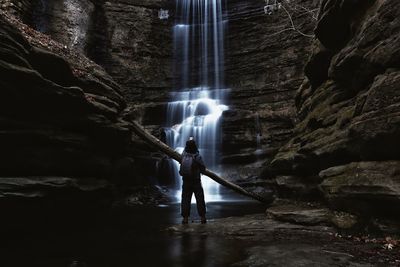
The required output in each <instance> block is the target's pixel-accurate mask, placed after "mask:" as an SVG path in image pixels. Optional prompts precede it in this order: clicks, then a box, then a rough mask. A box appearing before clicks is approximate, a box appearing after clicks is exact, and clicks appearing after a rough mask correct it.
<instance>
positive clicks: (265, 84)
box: [222, 0, 318, 163]
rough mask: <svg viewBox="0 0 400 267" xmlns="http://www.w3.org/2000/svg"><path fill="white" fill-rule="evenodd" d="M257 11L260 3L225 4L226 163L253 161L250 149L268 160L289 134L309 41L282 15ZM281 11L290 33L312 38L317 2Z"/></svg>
mask: <svg viewBox="0 0 400 267" xmlns="http://www.w3.org/2000/svg"><path fill="white" fill-rule="evenodd" d="M263 7H264V5H263V3H261V2H260V1H238V0H234V1H229V4H228V9H229V11H228V14H229V30H228V33H227V51H226V53H227V56H226V57H227V60H226V81H227V84H228V86H227V87H228V88H230V89H231V95H230V103H229V105H230V111H227V112H225V114H224V120H223V123H222V127H223V135H224V136H223V153H224V155H225V157H224V159H223V160H224V162H226V163H233V162H235V163H238V162H241V161H244V162H252V161H256V160H257V156H256V155H255V154H254V152H255V150H256V149H261V150H262V156H263V157H265V156H269V157H271V154H273V153H274V152H273V151H274V150H276V149H277V148H279V147H280V146H281V145H282V144H283V143H284V142H285V141H286V140H288V138H289V137H290V135H291V133H292V129H293V123H294V117H295V105H294V96H295V92H296V90H297V88H298V87H299V86H300V84H301V82H302V80H303V77H304V74H303V68H304V65H305V63H306V61H307V59H308V57H309V55H310V50H311V44H312V38H310V37H306V36H303V35H302V34H300V33H299V32H298V31H296V30H293V29H292V24H291V22H290V18H289V16H288V14H287V13H286V11H285V9H283V8H281V9H280V10H278V11H276V12H274V13H273V14H271V15H266V14H265V13H264V9H263ZM284 7H285V8H286V9H287V11H288V12H289V14H290V16H291V18H292V20H293V24H294V25H295V27H296V29H298V30H299V31H301V32H302V33H305V34H311V35H312V30H313V28H314V26H315V24H316V18H315V17H313V15H314V16H316V14H317V11H316V10H315V8H317V7H318V1H312V0H308V1H291V4H290V5H286V4H285V5H284ZM310 11H313V12H314V13H313V12H310ZM257 134H258V135H259V136H260V140H259V145H258V146H257Z"/></svg>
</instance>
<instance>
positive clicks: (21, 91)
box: [0, 13, 139, 193]
mask: <svg viewBox="0 0 400 267" xmlns="http://www.w3.org/2000/svg"><path fill="white" fill-rule="evenodd" d="M0 40H1V41H0V74H1V80H0V85H1V92H0V94H1V97H0V128H1V131H0V135H1V138H0V143H1V147H2V150H1V154H0V161H1V162H2V164H1V166H0V173H1V176H2V177H7V178H9V177H26V178H29V177H32V176H39V177H43V176H64V177H74V178H78V179H84V178H87V177H92V178H103V179H107V180H111V179H112V178H113V177H116V178H118V173H119V172H122V173H123V170H121V168H122V169H124V168H125V169H126V168H129V166H128V167H126V164H125V165H123V164H122V165H121V164H120V162H121V161H122V160H123V159H126V158H129V157H130V155H131V154H132V152H131V151H132V150H130V149H132V139H131V131H130V129H129V128H130V126H129V123H128V122H126V121H124V120H123V119H122V116H123V113H122V111H123V110H124V108H125V106H126V104H125V101H124V100H123V99H122V96H121V93H120V92H119V87H118V85H116V84H115V82H113V80H112V79H111V78H110V77H109V76H108V75H107V74H106V73H105V72H104V70H102V69H101V68H100V67H99V66H97V65H96V64H94V63H93V62H91V61H89V60H88V59H86V58H85V57H83V56H82V55H80V54H76V53H74V52H71V51H70V50H67V49H65V48H64V47H63V45H60V44H58V43H56V42H54V41H52V40H51V39H49V38H48V37H46V36H44V35H41V34H39V33H37V32H34V31H32V30H31V29H30V28H28V27H26V26H25V25H24V24H21V23H20V22H18V21H17V20H14V19H13V18H12V17H9V16H8V15H7V14H6V13H1V18H0ZM66 58H68V60H66ZM132 164H137V163H136V162H135V161H134V160H133V163H132ZM132 164H131V165H132ZM128 165H129V164H128ZM135 175H139V174H137V173H136V174H135V173H134V172H132V173H130V177H129V178H130V179H131V180H132V181H133V182H132V183H135V180H136V181H137V179H135ZM10 179H11V178H10ZM33 180H35V181H36V180H37V179H33ZM56 180H57V179H56ZM2 181H3V180H2ZM16 181H17V180H16ZM60 181H61V180H60ZM46 183H47V184H49V183H53V182H46ZM38 184H40V183H38ZM54 185H55V184H54ZM55 187H57V186H55ZM21 188H22V187H21ZM48 188H50V187H48ZM2 192H3V190H2ZM3 193H4V192H3Z"/></svg>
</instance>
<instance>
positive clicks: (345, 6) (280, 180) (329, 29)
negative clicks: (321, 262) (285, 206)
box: [264, 0, 400, 216]
mask: <svg viewBox="0 0 400 267" xmlns="http://www.w3.org/2000/svg"><path fill="white" fill-rule="evenodd" d="M321 4H322V5H321V10H320V14H319V22H318V25H317V28H316V30H315V33H316V36H317V38H318V41H316V42H315V44H314V52H313V55H312V57H311V59H310V60H309V62H308V63H307V65H306V67H305V73H306V76H307V79H306V80H305V81H304V83H303V85H302V86H301V87H300V89H299V90H298V92H297V96H296V106H297V115H298V119H299V121H298V123H297V124H296V127H295V130H294V134H293V136H292V138H291V140H290V141H289V142H288V143H287V144H286V145H284V146H283V147H282V148H281V149H280V151H279V153H278V154H277V156H276V157H275V158H274V160H273V161H272V163H271V164H270V165H268V166H267V167H266V169H265V171H264V177H266V178H268V179H269V181H270V182H271V183H273V184H274V185H275V186H276V187H277V188H278V189H279V192H281V194H286V195H291V196H293V195H296V196H301V197H304V196H307V197H310V196H314V197H322V198H323V199H325V200H326V201H327V202H328V203H329V204H330V205H331V206H332V207H333V208H339V209H347V210H350V211H352V212H358V213H360V214H362V215H365V216H368V215H373V214H386V215H392V216H398V212H397V211H396V210H395V209H396V208H395V207H397V206H398V205H399V203H400V175H399V172H398V170H399V167H400V161H399V160H400V150H399V147H400V138H399V137H400V117H399V114H400V98H399V85H400V70H399V66H400V65H399V63H400V52H399V51H400V50H399V46H398V40H399V37H400V19H399V15H400V3H399V2H398V1H395V0H387V1H373V0H370V1H333V0H325V1H322V3H321Z"/></svg>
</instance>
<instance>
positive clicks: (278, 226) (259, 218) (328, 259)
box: [167, 214, 398, 266]
mask: <svg viewBox="0 0 400 267" xmlns="http://www.w3.org/2000/svg"><path fill="white" fill-rule="evenodd" d="M167 231H168V232H169V233H170V234H172V235H179V236H189V237H192V238H193V237H196V236H201V237H204V238H207V237H208V236H212V237H218V238H220V239H234V240H239V241H240V243H241V244H243V246H244V249H245V257H244V258H243V259H242V260H240V261H238V262H236V263H235V264H234V265H233V266H334V265H340V266H342V265H343V266H376V265H379V264H386V265H388V266H396V264H397V262H398V255H397V254H396V253H398V252H397V251H394V253H393V254H392V252H389V251H384V250H382V248H381V246H380V245H379V244H374V243H373V242H365V241H364V239H362V238H358V237H355V238H354V239H353V238H352V237H351V236H350V237H349V239H347V240H346V239H343V238H342V237H341V235H339V234H336V233H335V231H334V230H333V229H332V228H331V227H327V226H305V225H298V224H291V223H285V222H278V221H275V220H272V219H269V218H266V217H265V215H259V214H256V215H248V216H243V217H230V218H224V219H218V220H209V223H208V224H207V225H200V224H189V225H176V226H172V227H169V228H168V229H167ZM382 239H383V238H380V240H382ZM383 240H384V239H383ZM375 243H377V242H376V241H375ZM382 253H383V254H382Z"/></svg>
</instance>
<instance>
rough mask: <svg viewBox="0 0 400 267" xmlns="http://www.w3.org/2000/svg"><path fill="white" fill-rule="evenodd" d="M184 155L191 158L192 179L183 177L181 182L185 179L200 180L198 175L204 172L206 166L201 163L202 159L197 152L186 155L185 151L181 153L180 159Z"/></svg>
mask: <svg viewBox="0 0 400 267" xmlns="http://www.w3.org/2000/svg"><path fill="white" fill-rule="evenodd" d="M185 154H189V155H191V156H192V157H193V177H185V176H184V177H183V180H186V179H195V180H197V179H198V180H200V177H201V176H200V174H201V172H203V171H205V169H206V165H205V164H204V162H203V158H202V157H201V155H200V153H199V152H196V153H195V154H192V153H188V152H186V151H183V153H182V157H184V156H185Z"/></svg>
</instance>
